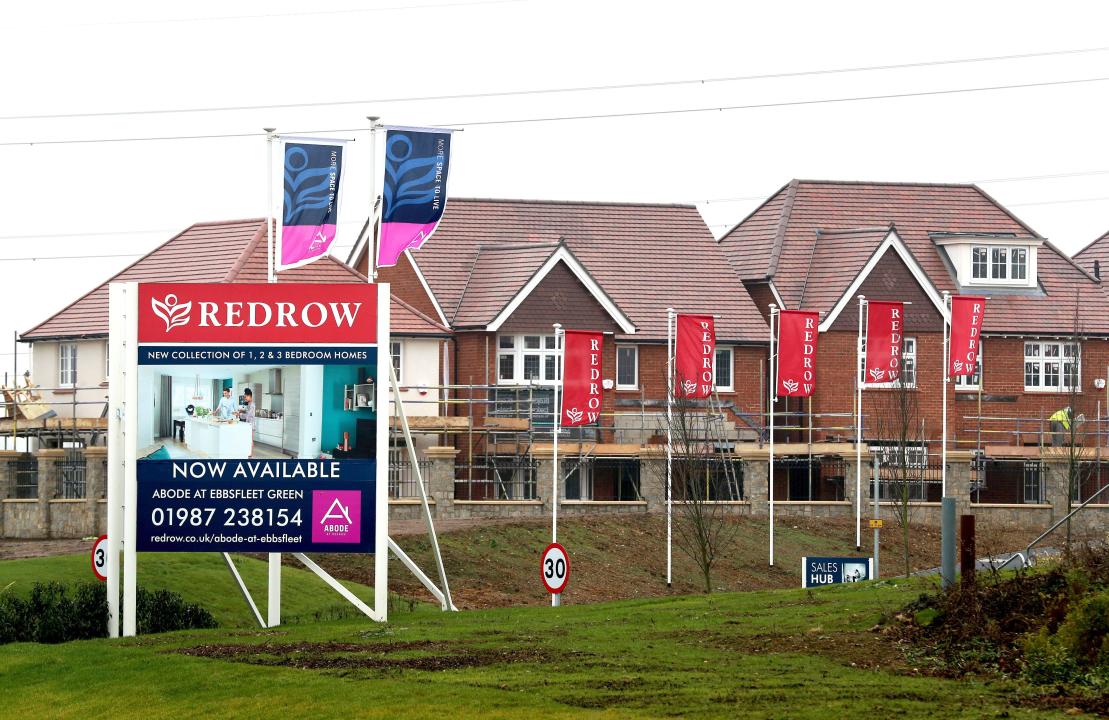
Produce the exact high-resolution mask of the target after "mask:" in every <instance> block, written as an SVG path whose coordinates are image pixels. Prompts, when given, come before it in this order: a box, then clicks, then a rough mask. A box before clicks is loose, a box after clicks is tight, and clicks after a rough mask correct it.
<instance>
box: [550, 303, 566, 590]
mask: <svg viewBox="0 0 1109 720" xmlns="http://www.w3.org/2000/svg"><path fill="white" fill-rule="evenodd" d="M554 331H555V352H556V353H557V355H556V360H555V375H556V377H555V384H554V405H553V407H554V441H553V444H552V451H551V542H553V543H556V542H558V431H559V426H560V425H561V424H562V404H561V399H560V395H561V393H560V392H559V391H560V390H561V389H562V381H563V377H562V375H563V373H562V370H563V362H562V361H563V351H564V348H563V342H562V341H563V339H564V338H565V335H563V332H562V325H560V324H559V323H554ZM561 601H562V598H561V597H560V595H559V593H551V607H558V606H559V605H561V604H562V602H561Z"/></svg>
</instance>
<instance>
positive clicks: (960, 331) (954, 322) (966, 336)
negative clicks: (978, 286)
mask: <svg viewBox="0 0 1109 720" xmlns="http://www.w3.org/2000/svg"><path fill="white" fill-rule="evenodd" d="M985 310H986V298H984V297H971V296H968V295H959V296H956V297H953V298H951V351H950V352H951V357H950V358H948V362H949V363H950V365H949V367H950V370H951V376H952V377H955V376H956V375H973V374H974V369H975V368H976V367H977V366H978V352H979V350H981V348H982V315H983V314H984V313H985Z"/></svg>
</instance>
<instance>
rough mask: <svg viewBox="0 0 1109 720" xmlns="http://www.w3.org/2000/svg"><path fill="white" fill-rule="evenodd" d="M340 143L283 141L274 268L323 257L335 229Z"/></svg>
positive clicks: (340, 156) (332, 238)
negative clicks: (282, 178) (282, 196)
mask: <svg viewBox="0 0 1109 720" xmlns="http://www.w3.org/2000/svg"><path fill="white" fill-rule="evenodd" d="M345 142H346V141H345V140H321V141H319V142H316V141H312V140H301V139H298V140H283V141H282V146H283V148H284V153H283V156H284V160H283V163H284V168H285V171H284V176H285V180H284V186H285V192H284V200H283V202H282V206H281V229H280V232H278V234H277V269H278V270H288V269H289V268H294V267H299V266H300V265H305V264H307V263H310V262H312V261H313V260H316V259H318V258H320V257H322V256H324V255H326V254H327V253H328V250H329V249H330V248H331V243H332V241H334V240H335V232H336V229H337V227H338V224H339V179H340V177H341V176H342V172H343V145H344V144H345Z"/></svg>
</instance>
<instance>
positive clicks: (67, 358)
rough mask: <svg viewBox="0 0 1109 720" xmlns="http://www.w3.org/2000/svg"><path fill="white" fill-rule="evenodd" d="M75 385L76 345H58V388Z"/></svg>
mask: <svg viewBox="0 0 1109 720" xmlns="http://www.w3.org/2000/svg"><path fill="white" fill-rule="evenodd" d="M75 385H77V344H76V343H60V344H59V345H58V387H74V386H75Z"/></svg>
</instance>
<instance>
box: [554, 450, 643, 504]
mask: <svg viewBox="0 0 1109 720" xmlns="http://www.w3.org/2000/svg"><path fill="white" fill-rule="evenodd" d="M561 465H562V479H563V487H565V488H566V499H567V500H596V501H602V502H630V501H635V500H642V499H643V495H642V493H641V492H640V464H639V458H617V457H593V456H583V457H570V458H567V459H565V460H562V461H561Z"/></svg>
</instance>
